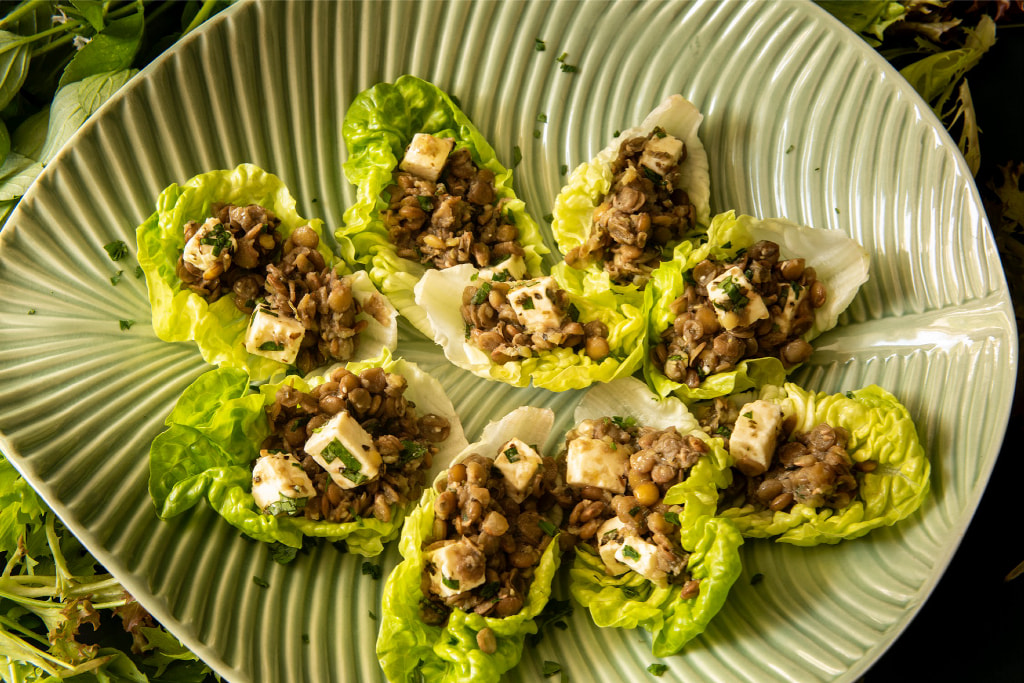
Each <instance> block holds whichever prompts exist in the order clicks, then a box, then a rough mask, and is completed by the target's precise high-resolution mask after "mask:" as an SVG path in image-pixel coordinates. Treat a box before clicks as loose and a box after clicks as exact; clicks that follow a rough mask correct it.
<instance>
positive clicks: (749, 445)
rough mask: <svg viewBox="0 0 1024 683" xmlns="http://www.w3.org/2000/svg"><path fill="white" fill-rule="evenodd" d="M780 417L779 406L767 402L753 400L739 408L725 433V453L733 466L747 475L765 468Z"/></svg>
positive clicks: (774, 444)
mask: <svg viewBox="0 0 1024 683" xmlns="http://www.w3.org/2000/svg"><path fill="white" fill-rule="evenodd" d="M782 420H783V417H782V409H781V408H780V407H779V406H777V405H775V404H774V403H770V402H768V401H762V400H757V401H753V402H751V403H748V404H746V405H745V406H743V407H742V408H740V414H739V417H738V418H736V424H735V425H734V426H733V429H732V434H731V435H730V436H729V452H730V453H731V454H732V457H733V460H734V461H735V465H736V467H737V469H739V470H740V471H741V472H743V473H744V474H746V475H747V476H750V477H753V476H757V475H758V474H763V473H765V472H766V471H768V468H769V467H771V464H772V457H773V456H774V455H775V446H776V444H777V442H778V437H779V433H780V432H781V430H782Z"/></svg>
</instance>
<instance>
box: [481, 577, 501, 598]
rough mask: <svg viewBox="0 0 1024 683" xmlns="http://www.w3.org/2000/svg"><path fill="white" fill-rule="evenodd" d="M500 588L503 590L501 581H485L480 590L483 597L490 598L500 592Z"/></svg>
mask: <svg viewBox="0 0 1024 683" xmlns="http://www.w3.org/2000/svg"><path fill="white" fill-rule="evenodd" d="M499 590H501V582H500V581H488V582H487V583H485V584H484V585H483V586H481V587H480V591H479V592H480V597H481V598H483V599H484V600H490V599H491V598H493V597H494V596H495V595H497V594H498V591H499Z"/></svg>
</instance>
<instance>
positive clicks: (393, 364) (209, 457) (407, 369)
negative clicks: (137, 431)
mask: <svg viewBox="0 0 1024 683" xmlns="http://www.w3.org/2000/svg"><path fill="white" fill-rule="evenodd" d="M370 366H380V367H383V368H384V369H385V370H386V371H387V372H396V373H399V374H401V375H402V376H403V377H405V379H406V380H407V382H408V389H407V390H406V396H407V397H408V398H409V400H410V401H412V402H414V403H416V405H417V409H418V410H419V411H422V412H421V414H425V413H428V412H433V413H436V414H438V415H441V416H443V417H446V418H447V419H448V420H449V422H450V423H451V434H450V436H449V438H448V439H447V440H446V441H444V442H443V443H442V444H440V451H439V453H438V454H437V456H436V458H435V464H434V469H440V468H443V467H444V466H446V463H447V462H450V461H451V458H452V457H454V455H455V454H456V453H458V452H460V451H461V450H462V449H463V447H464V446H465V444H466V439H465V436H464V435H463V433H462V426H461V423H460V421H459V417H458V415H457V414H456V412H455V408H454V407H453V406H452V404H451V402H450V401H449V400H448V399H447V397H446V395H445V393H444V389H443V387H442V386H441V385H440V383H439V382H438V381H437V380H435V379H434V378H433V377H431V376H430V375H429V374H427V373H424V372H422V371H421V370H419V368H417V367H416V366H415V365H414V364H413V363H410V362H408V361H405V360H403V359H401V358H392V357H391V354H390V353H389V352H387V351H385V352H384V353H383V354H382V356H381V357H380V358H378V359H376V360H374V361H368V362H364V363H358V364H356V363H353V364H350V365H349V366H347V367H349V368H350V369H351V370H353V371H355V372H358V371H360V370H362V369H363V368H365V367H370ZM323 381H326V380H325V377H323V376H320V377H316V378H313V379H312V380H310V381H306V380H305V379H302V378H300V377H297V376H294V375H292V376H289V377H287V378H285V379H284V380H283V381H282V382H278V383H275V384H264V385H263V386H261V387H260V390H259V391H258V392H254V391H251V390H250V386H249V376H248V375H247V374H246V373H245V372H244V371H242V370H239V369H237V368H229V367H222V368H217V369H215V370H210V371H208V372H206V373H204V374H203V375H200V376H199V378H198V379H196V381H195V382H193V383H192V384H191V385H190V386H189V387H188V388H186V389H185V391H184V392H183V393H182V395H181V398H179V400H178V403H177V405H176V406H175V407H174V409H173V410H172V411H171V414H170V415H169V416H168V417H167V420H166V421H165V424H166V425H167V429H166V430H164V431H163V432H161V433H160V434H159V435H157V437H156V438H155V439H154V440H153V443H152V445H151V446H150V451H149V472H150V473H149V492H150V496H151V497H152V499H153V503H154V505H155V506H156V509H157V514H158V515H159V516H160V518H161V519H168V518H170V517H174V516H176V515H179V514H181V513H182V512H184V511H185V510H187V509H189V508H191V507H193V506H194V505H196V504H197V503H198V502H199V501H200V500H201V499H203V498H204V497H205V498H206V499H207V500H208V501H209V503H210V506H211V507H213V509H214V510H216V511H217V513H218V514H220V515H221V516H222V517H223V518H224V519H226V520H227V521H228V522H229V523H230V524H232V525H233V526H235V527H237V528H239V529H241V530H242V531H244V532H245V533H246V534H247V535H249V536H251V537H252V538H254V539H256V540H259V541H265V542H268V543H272V542H275V541H277V542H280V543H283V544H285V545H288V546H292V547H295V548H299V547H302V538H303V536H314V537H322V538H328V539H331V540H334V541H337V540H345V541H346V542H347V544H348V548H349V550H350V551H352V552H355V553H358V554H360V555H366V556H372V555H377V554H379V553H380V552H381V551H382V550H383V544H384V543H386V542H387V541H389V540H391V539H393V538H395V537H397V536H398V534H399V532H400V531H401V527H402V522H403V520H404V516H405V513H406V512H407V511H408V509H409V508H411V507H413V506H414V504H415V503H414V502H410V503H409V504H408V505H407V506H405V508H404V509H394V510H393V511H392V520H391V521H390V522H381V521H379V520H377V519H373V518H371V519H364V520H361V521H359V522H346V523H338V522H329V521H323V520H321V521H312V520H308V519H306V518H304V517H274V516H271V515H265V514H262V513H261V512H260V511H259V509H258V508H257V507H256V502H255V501H254V499H253V497H252V493H251V491H252V470H251V469H250V463H251V462H252V461H253V460H254V459H255V458H256V457H257V456H258V454H259V449H260V444H261V443H262V442H263V440H264V439H265V438H266V437H267V436H268V435H269V434H270V426H269V423H268V421H267V417H266V412H265V408H266V406H268V405H270V404H272V403H273V401H274V395H275V394H276V393H277V390H278V389H279V388H280V387H281V385H282V384H285V383H287V384H290V385H291V386H294V387H295V388H296V389H299V390H301V391H309V390H310V389H312V387H313V386H316V385H317V384H319V383H322V382H323ZM432 471H433V470H432ZM427 481H429V474H428V479H427Z"/></svg>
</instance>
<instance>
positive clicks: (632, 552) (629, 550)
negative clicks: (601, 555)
mask: <svg viewBox="0 0 1024 683" xmlns="http://www.w3.org/2000/svg"><path fill="white" fill-rule="evenodd" d="M622 554H623V555H625V556H626V557H628V558H629V559H631V560H639V559H640V553H639V552H637V550H636V548H634V547H633V546H631V545H624V546H622Z"/></svg>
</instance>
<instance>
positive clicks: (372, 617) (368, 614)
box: [366, 609, 377, 621]
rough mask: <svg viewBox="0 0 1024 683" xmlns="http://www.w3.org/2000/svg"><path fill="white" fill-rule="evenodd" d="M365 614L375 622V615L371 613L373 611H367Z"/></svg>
mask: <svg viewBox="0 0 1024 683" xmlns="http://www.w3.org/2000/svg"><path fill="white" fill-rule="evenodd" d="M366 614H367V616H369V617H370V618H371V619H373V620H374V621H377V615H376V614H374V613H373V610H369V609H368V610H366Z"/></svg>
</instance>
